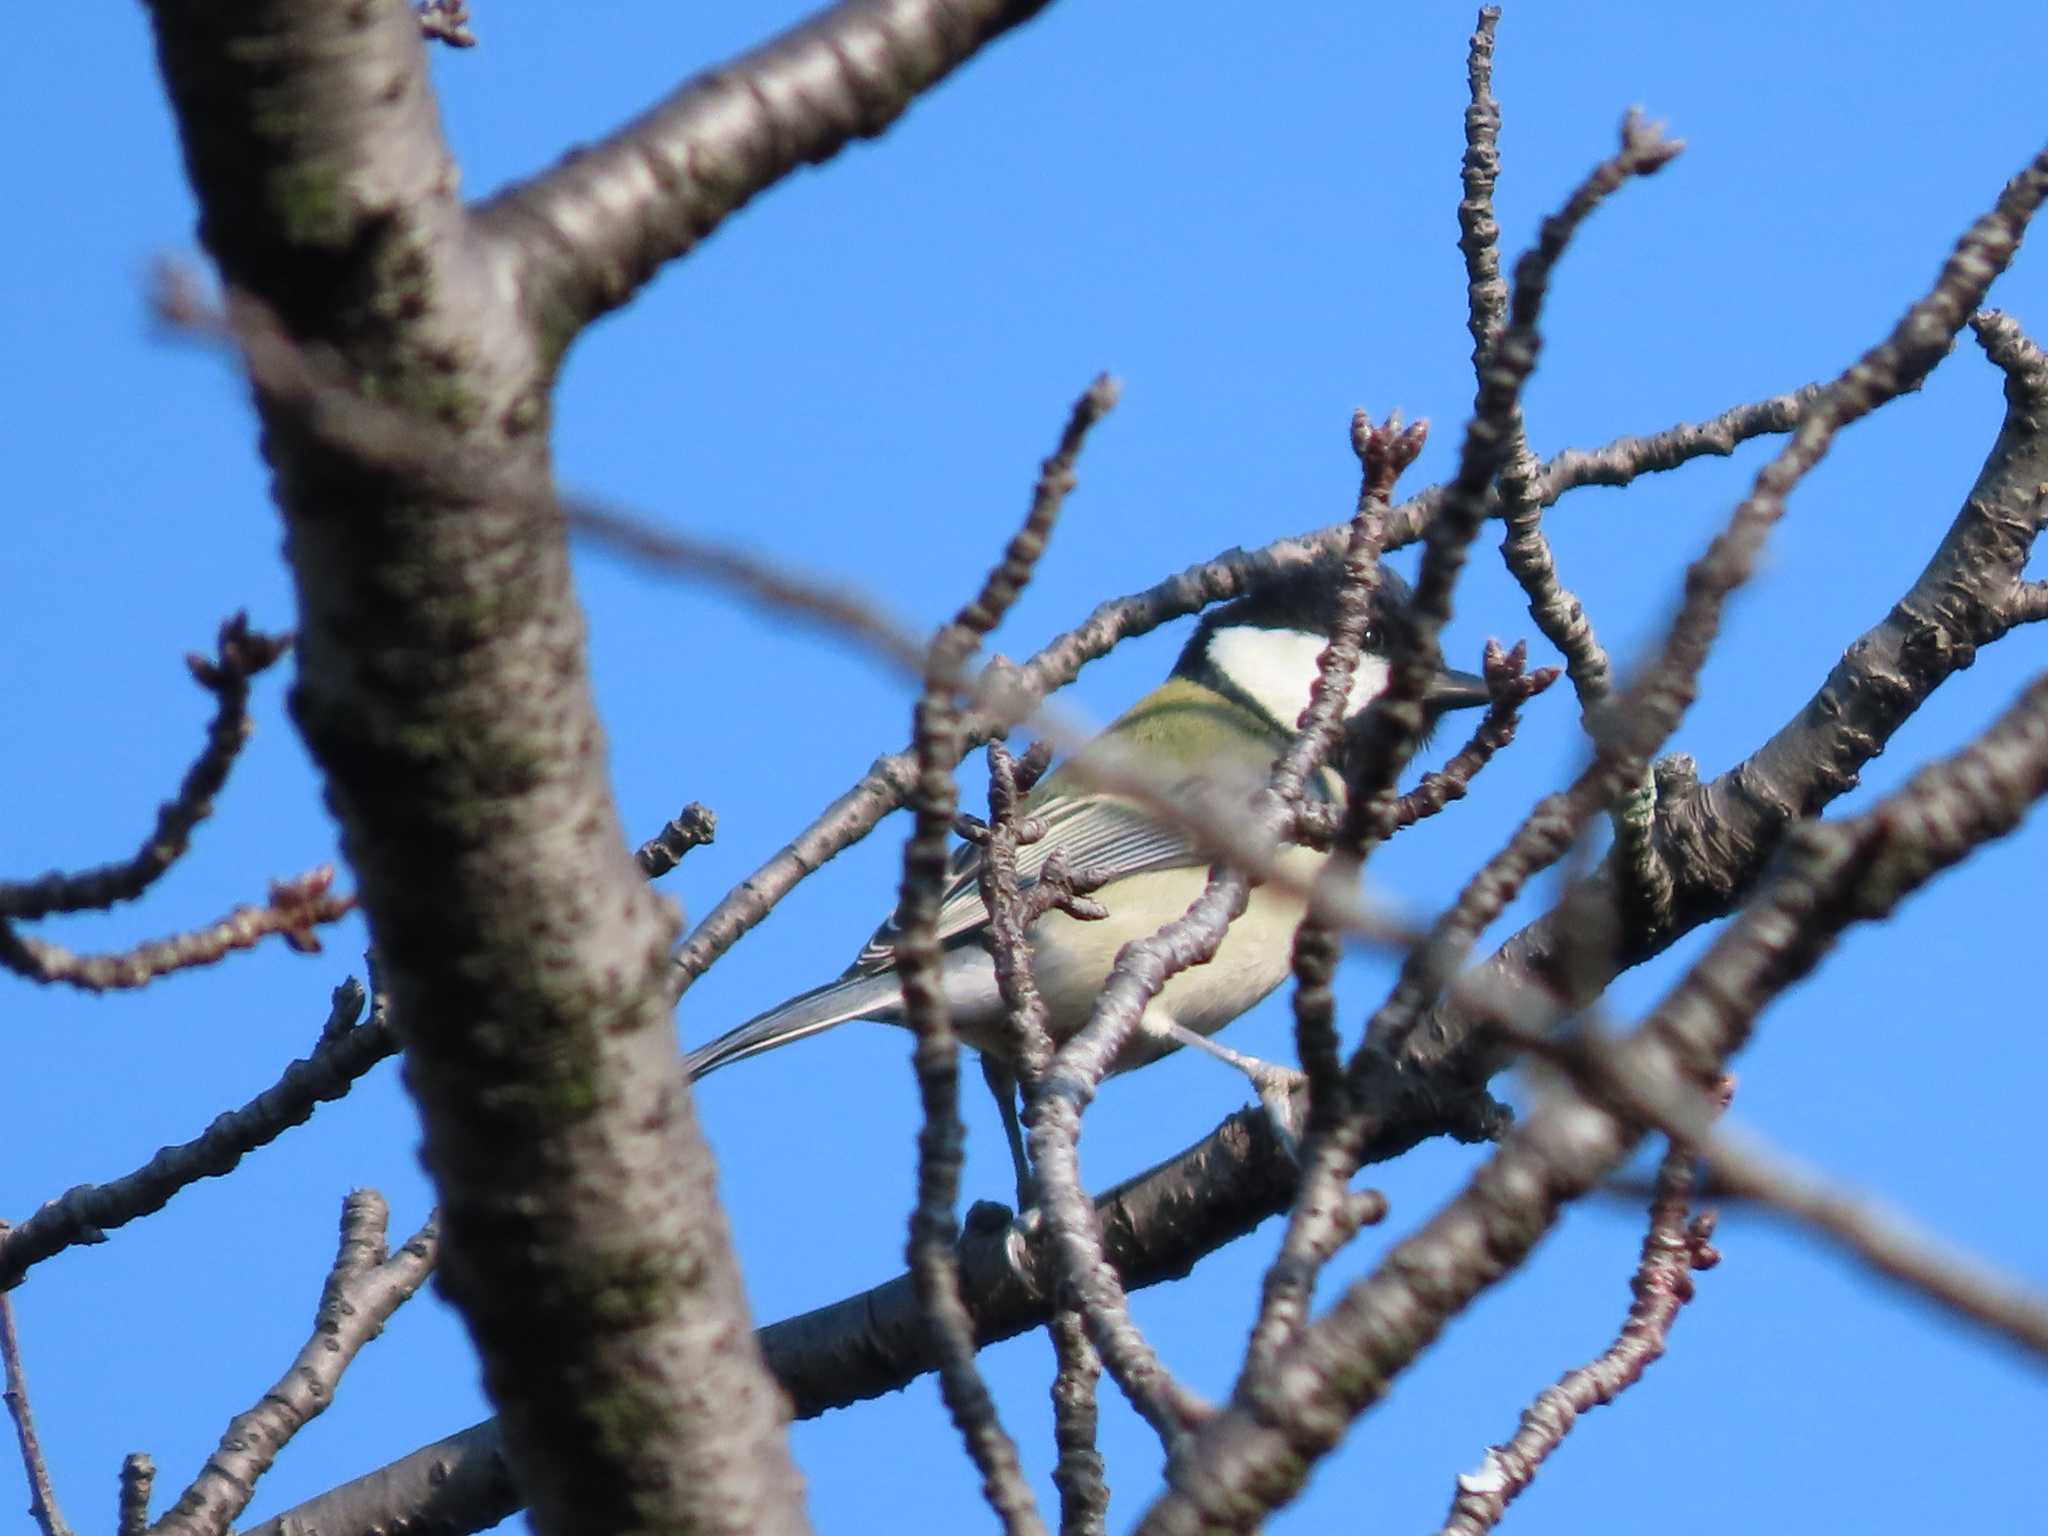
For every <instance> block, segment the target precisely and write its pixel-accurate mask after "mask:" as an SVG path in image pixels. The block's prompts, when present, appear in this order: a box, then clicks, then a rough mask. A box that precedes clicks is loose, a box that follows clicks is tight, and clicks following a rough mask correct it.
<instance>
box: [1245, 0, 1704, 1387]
mask: <svg viewBox="0 0 2048 1536" xmlns="http://www.w3.org/2000/svg"><path fill="white" fill-rule="evenodd" d="M1485 31H1486V29H1485V28H1484V27H1483V26H1482V32H1481V36H1482V37H1483V36H1484V35H1485ZM1477 46H1478V44H1477V42H1476V41H1475V48H1476V47H1477ZM1478 78H1479V77H1478V76H1477V75H1475V80H1476V79H1478ZM1680 147H1681V146H1679V145H1678V144H1675V143H1672V142H1670V141H1668V140H1666V139H1664V138H1663V137H1662V136H1661V134H1660V133H1659V131H1658V130H1657V129H1656V128H1654V127H1652V126H1650V125H1648V124H1646V123H1644V122H1643V121H1642V119H1640V118H1639V117H1638V116H1637V115H1636V114H1634V113H1631V114H1630V115H1629V116H1628V118H1627V119H1626V120H1625V121H1624V122H1623V124H1622V131H1621V147H1620V149H1619V150H1618V151H1617V152H1616V153H1615V154H1613V155H1611V156H1609V157H1608V158H1607V159H1606V160H1603V161H1602V162H1601V163H1600V164H1599V165H1598V166H1596V167H1594V169H1593V171H1592V172H1591V173H1590V174H1589V175H1588V176H1587V177H1586V178H1585V180H1583V181H1582V182H1581V183H1580V184H1579V185H1578V187H1577V188H1576V189H1574V191H1573V192H1572V195H1571V196H1570V198H1568V199H1567V200H1566V202H1565V205H1564V207H1563V208H1561V209H1560V210H1559V211H1558V212H1557V213H1555V214H1553V215H1551V216H1550V217H1549V218H1548V219H1546V220H1544V222H1543V228H1542V231H1541V233H1540V235H1539V236H1538V239H1537V243H1536V244H1535V245H1534V246H1533V247H1531V248H1530V250H1529V251H1527V252H1526V253H1525V254H1524V255H1523V256H1522V258H1521V259H1520V261H1518V262H1517V263H1516V266H1515V286H1514V293H1513V296H1512V301H1511V303H1510V305H1509V309H1508V323H1507V325H1506V327H1505V329H1503V330H1502V331H1501V333H1500V337H1499V340H1498V341H1497V342H1496V343H1495V344H1494V345H1493V346H1492V347H1491V348H1489V349H1487V350H1486V355H1485V357H1484V358H1483V360H1482V365H1481V366H1480V368H1479V387H1478V392H1477V396H1476V398H1475V400H1474V402H1473V408H1472V419H1471V421H1470V423H1469V424H1468V425H1467V427H1466V429H1465V438H1464V442H1463V445H1462V447H1461V449H1460V453H1459V459H1458V472H1457V475H1456V476H1455V477H1454V478H1453V479H1452V481H1451V483H1450V488H1449V491H1448V494H1447V495H1446V496H1445V498H1444V501H1443V504H1442V505H1441V506H1440V507H1439V508H1438V511H1437V515H1436V518H1435V520H1434V521H1433V522H1432V523H1431V524H1430V528H1429V534H1428V542H1427V544H1426V546H1425V548H1424V552H1423V557H1422V569H1421V571H1420V572H1419V573H1418V575H1417V578H1416V583H1415V597H1414V601H1413V602H1412V603H1411V604H1410V608H1409V613H1410V618H1411V624H1410V625H1409V626H1408V628H1407V630H1406V633H1405V634H1403V635H1401V636H1398V637H1397V639H1398V641H1399V643H1397V644H1396V646H1395V647H1394V653H1393V668H1392V675H1391V678H1390V680H1389V683H1388V688H1387V692H1386V694H1385V695H1383V696H1382V698H1381V699H1380V700H1378V701H1376V702H1375V703H1374V704H1373V705H1372V706H1371V707H1370V709H1369V710H1368V711H1367V714H1366V716H1365V720H1364V726H1365V729H1364V730H1363V731H1362V732H1361V733H1360V734H1361V741H1362V746H1361V750H1360V751H1358V752H1356V753H1355V754H1354V755H1353V758H1352V760H1351V761H1350V762H1349V763H1347V765H1346V766H1347V777H1348V778H1349V781H1350V782H1349V785H1348V789H1349V794H1350V804H1349V810H1348V811H1347V816H1354V815H1361V814H1363V813H1364V811H1365V808H1366V807H1367V806H1368V805H1372V804H1374V803H1377V807H1378V811H1379V815H1380V818H1381V819H1380V823H1379V826H1378V827H1377V828H1375V829H1374V836H1375V837H1376V838H1384V837H1385V836H1386V835H1387V831H1388V830H1389V829H1390V828H1391V826H1392V823H1393V820H1394V817H1395V815H1396V813H1397V810H1398V804H1399V802H1398V797H1397V796H1396V795H1395V793H1394V785H1395V782H1396V779H1397V777H1398V775H1399V773H1400V771H1401V769H1402V767H1403V766H1404V765H1405V764H1406V762H1407V760H1408V758H1409V756H1410V755H1411V754H1412V753H1413V752H1414V749H1415V744H1416V742H1417V741H1418V740H1419V739H1420V738H1421V735H1422V732H1423V729H1424V727H1425V724H1426V716H1425V714H1424V711H1423V708H1422V702H1421V701H1422V697H1423V693H1424V690H1425V688H1426V687H1427V684H1428V681H1429V679H1430V678H1431V677H1432V676H1433V675H1434V674H1435V673H1436V672H1437V671H1438V670H1439V669H1440V668H1441V666H1442V664H1443V663H1442V650H1441V647H1440V646H1439V643H1438V636H1439V634H1440V633H1441V632H1442V629H1443V626H1444V625H1445V623H1447V622H1448V621H1449V618H1450V613H1451V589H1452V587H1453V585H1454V584H1455V582H1456V580H1457V577H1458V573H1459V571H1460V570H1461V569H1462V567H1463V565H1464V561H1465V556H1466V552H1467V550H1468V549H1469V547H1470V545H1471V543H1472V540H1473V539H1474V538H1476V537H1477V536H1478V533H1479V529H1480V527H1481V526H1482V524H1483V522H1484V520H1485V516H1486V498H1487V492H1488V488H1489V487H1490V486H1491V485H1492V483H1493V481H1494V478H1495V476H1496V475H1498V474H1499V472H1500V469H1501V466H1502V463H1503V461H1504V459H1505V456H1506V454H1507V452H1508V451H1509V449H1510V448H1511V447H1512V445H1513V442H1514V438H1515V429H1516V425H1517V423H1518V422H1519V421H1520V410H1521V408H1520V400H1521V392H1522V388H1523V386H1524V384H1526V383H1527V381H1528V378H1529V376H1530V374H1531V373H1532V372H1533V371H1534V370H1535V366H1536V357H1537V352H1538V350H1539V348H1540V345H1541V337H1540V334H1539V332H1538V329H1537V325H1538V321H1539V320H1540V319H1541V317H1542V313H1543V301H1544V298H1545V296H1546V295H1547V293H1548V291H1549V286H1550V275H1551V272H1552V270H1553V268H1554V267H1555V266H1556V264H1557V261H1558V259H1559V257H1561V256H1562V255H1563V253H1564V251H1565V248H1566V247H1567V246H1568V245H1569V244H1570V241H1571V238H1572V236H1573V234H1574V233H1576V231H1577V230H1578V227H1579V226H1580V225H1581V224H1582V223H1583V222H1584V221H1585V220H1586V219H1587V218H1588V217H1589V216H1590V215H1591V214H1592V212H1593V211H1594V209H1596V208H1597V207H1599V205H1600V204H1601V202H1602V201H1604V200H1605V199H1606V198H1607V196H1608V195H1609V194H1610V193H1612V192H1614V191H1615V190H1616V189H1617V188H1619V187H1620V186H1622V185H1623V183H1625V182H1627V181H1628V180H1630V179H1631V178H1633V177H1637V176H1647V175H1651V174H1653V173H1655V172H1656V171H1658V170H1660V169H1661V168H1662V167H1664V166H1665V165H1667V164H1669V163H1670V161H1671V159H1672V158H1673V157H1674V156H1675V155H1676V154H1677V153H1678V151H1679V149H1680ZM1475 270H1476V269H1475ZM1477 284H1478V278H1477V277H1475V285H1477ZM1480 303H1481V300H1480V299H1479V298H1477V297H1475V300H1474V304H1475V309H1474V314H1475V324H1476V323H1477V320H1476V317H1477V315H1478V309H1479V305H1480ZM1433 938H1434V936H1433ZM1441 960H1442V956H1441V953H1440V950H1439V946H1438V945H1436V944H1435V943H1434V942H1432V943H1431V944H1429V945H1424V946H1417V947H1416V948H1414V949H1411V950H1410V952H1409V954H1408V957H1407V960H1406V961H1405V963H1404V964H1403V966H1402V972H1401V974H1402V977H1403V978H1404V979H1405V978H1406V977H1407V976H1408V975H1409V974H1410V972H1412V971H1415V970H1419V969H1425V968H1427V967H1428V966H1429V965H1430V963H1431V962H1432V961H1436V962H1438V963H1441ZM1369 1060H1371V1058H1370V1057H1369V1056H1368V1055H1367V1046H1366V1045H1365V1044H1361V1046H1360V1047H1359V1049H1358V1051H1357V1052H1355V1053H1354V1054H1353V1056H1352V1059H1351V1065H1350V1068H1349V1069H1348V1072H1347V1078H1348V1079H1349V1081H1348V1082H1347V1086H1346V1090H1345V1094H1344V1101H1343V1104H1342V1106H1341V1110H1340V1112H1339V1113H1338V1114H1337V1115H1336V1116H1335V1117H1334V1118H1331V1119H1324V1120H1319V1122H1317V1123H1312V1124H1311V1127H1310V1132H1309V1135H1308V1137H1307V1139H1306V1141H1305V1143H1304V1146H1303V1149H1302V1179H1301V1197H1300V1199H1299V1200H1298V1201H1297V1202H1296V1204H1295V1207H1294V1210H1293V1212H1292V1213H1291V1214H1290V1216H1289V1218H1288V1225H1287V1232H1286V1235H1285V1236H1284V1237H1283V1238H1282V1240H1281V1247H1280V1252H1279V1254H1278V1255H1277V1256H1276V1257H1275V1259H1274V1261H1273V1263H1272V1265H1271V1266H1270V1267H1269V1268H1268V1270H1267V1274H1266V1279H1265V1283H1264V1288H1263V1293H1262V1296H1261V1300H1260V1305H1259V1315H1258V1320H1257V1321H1256V1322H1255V1323H1254V1325H1253V1328H1252V1336H1251V1342H1250V1344H1249V1346H1248V1347H1247V1349H1246V1352H1245V1364H1244V1368H1243V1371H1242V1373H1241V1374H1240V1377H1239V1391H1240V1392H1243V1391H1245V1390H1246V1389H1247V1384H1248V1383H1249V1382H1251V1381H1253V1380H1254V1379H1256V1378H1260V1377H1263V1376H1264V1375H1266V1374H1267V1373H1268V1372H1269V1371H1270V1370H1271V1369H1272V1368H1273V1366H1274V1362H1275V1361H1276V1359H1277V1358H1278V1355H1279V1352H1280V1350H1281V1349H1282V1347H1283V1346H1285V1345H1286V1344H1287V1342H1288V1341H1289V1340H1291V1339H1292V1338H1293V1337H1294V1336H1295V1335H1296V1333H1297V1332H1298V1331H1299V1330H1300V1328H1301V1326H1302V1324H1303V1321H1304V1319H1305V1318H1306V1317H1307V1315H1308V1302H1309V1297H1310V1296H1311V1294H1312V1293H1313V1290H1314V1283H1315V1277H1316V1274H1317V1273H1318V1272H1319V1270H1320V1268H1321V1265H1322V1263H1323V1262H1326V1261H1327V1258H1328V1256H1329V1255H1331V1254H1333V1253H1334V1252H1336V1249H1337V1246H1338V1244H1339V1243H1340V1242H1341V1241H1342V1237H1341V1235H1340V1227H1339V1223H1340V1222H1341V1218H1342V1215H1343V1212H1344V1209H1345V1194H1346V1190H1347V1186H1348V1184H1349V1182H1350V1178H1351V1175H1352V1174H1353V1172H1355V1171H1356V1169H1357V1167H1358V1165H1359V1162H1360V1159H1361V1157H1362V1151H1363V1144H1364V1134H1365V1126H1364V1123H1363V1118H1362V1116H1361V1115H1360V1114H1359V1112H1358V1104H1359V1103H1360V1102H1362V1101H1363V1096H1364V1088H1365V1072H1366V1067H1365V1063H1366V1062H1368V1061H1369Z"/></svg>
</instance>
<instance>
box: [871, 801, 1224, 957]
mask: <svg viewBox="0 0 2048 1536" xmlns="http://www.w3.org/2000/svg"><path fill="white" fill-rule="evenodd" d="M1031 814H1032V815H1034V816H1038V817H1042V818H1043V819H1044V821H1045V836H1043V837H1042V838H1040V839H1039V840H1038V841H1037V842H1035V843H1027V844H1025V845H1024V846H1023V847H1022V848H1019V849H1018V850H1017V874H1018V877H1019V878H1018V884H1019V886H1020V887H1021V888H1023V889H1027V890H1028V889H1029V888H1030V887H1031V886H1032V885H1034V884H1036V883H1037V879H1038V872H1039V871H1040V870H1041V869H1043V868H1044V867H1045V861H1046V860H1047V859H1049V858H1050V857H1052V855H1053V854H1054V853H1055V852H1059V853H1062V854H1064V855H1065V856H1066V863H1067V869H1068V870H1069V871H1070V872H1071V873H1073V874H1076V875H1078V874H1083V873H1091V874H1093V875H1095V876H1096V877H1097V878H1098V880H1099V882H1100V883H1102V884H1107V883H1108V882H1109V881H1111V880H1120V879H1124V878H1126V877H1128V876H1131V875H1139V874H1144V873H1147V872H1148V871H1152V870H1162V869H1189V868H1195V867H1200V866H1205V865H1207V864H1208V863H1209V862H1210V860H1209V857H1208V855H1206V854H1204V853H1202V852H1201V851H1200V850H1199V849H1198V848H1197V847H1196V845H1195V843H1194V841H1193V840H1192V839H1191V838H1189V837H1188V836H1187V835H1186V834H1185V833H1183V832H1181V831H1179V830H1177V829H1175V828H1173V827H1168V826H1165V825H1163V824H1162V823H1160V822H1157V821H1154V820H1153V819H1152V818H1151V816H1149V815H1147V814H1146V813H1145V812H1144V811H1143V810H1141V809H1140V808H1139V807H1138V806H1136V805H1134V804H1132V803H1131V802H1130V801H1128V800H1121V799H1118V798H1117V797H1115V796H1113V795H1101V794H1075V795H1058V794H1055V795H1053V796H1052V797H1051V798H1049V799H1047V800H1046V801H1045V802H1044V803H1043V804H1041V805H1038V806H1035V807H1033V808H1032V811H1031ZM987 923H988V907H987V904H986V903H984V902H983V900H982V897H981V849H980V848H978V847H976V846H975V845H974V844H973V843H962V844H961V845H960V846H959V847H958V848H955V849H954V850H953V856H952V859H951V860H950V861H949V863H948V866H947V871H946V893H945V895H944V896H943V897H942V898H941V899H940V903H939V923H938V939H939V942H940V943H941V944H961V943H967V942H970V941H972V940H974V939H976V938H978V937H979V935H980V932H981V930H982V928H983V927H985V926H986V925H987ZM901 936H902V930H901V929H899V928H898V927H897V926H896V920H895V919H894V918H893V917H892V918H890V919H889V921H887V922H885V923H883V924H882V926H881V927H879V928H877V929H876V930H875V932H874V937H872V938H870V939H869V940H868V942H867V944H866V946H865V947H864V948H863V949H862V950H861V952H860V954H859V956H858V957H857V958H856V959H855V960H854V962H853V964H852V965H851V966H850V967H848V969H847V974H848V975H849V976H853V975H872V974H875V973H877V972H879V971H883V970H886V969H888V968H889V967H890V966H892V965H894V964H895V963H896V941H897V939H898V938H900V937H901Z"/></svg>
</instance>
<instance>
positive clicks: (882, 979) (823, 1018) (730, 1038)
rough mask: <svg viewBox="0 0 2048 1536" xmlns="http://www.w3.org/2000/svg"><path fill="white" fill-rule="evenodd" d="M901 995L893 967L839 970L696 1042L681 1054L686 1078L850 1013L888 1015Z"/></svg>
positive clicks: (865, 1016) (818, 1029) (816, 1029)
mask: <svg viewBox="0 0 2048 1536" xmlns="http://www.w3.org/2000/svg"><path fill="white" fill-rule="evenodd" d="M902 998H903V988H902V985H901V984H900V983H899V982H898V981H897V979H896V976H895V974H894V972H890V971H884V972H881V973H880V974H877V975H872V976H842V977H840V978H839V980H837V981H828V982H826V983H825V985H823V986H822V987H813V988H812V989H811V990H810V991H808V992H805V993H802V994H800V995H799V996H796V997H793V998H791V999H790V1000H789V1001H788V1002H786V1003H783V1004H781V1005H779V1006H778V1007H775V1008H771V1009H769V1010H768V1011H767V1012H766V1013H764V1014H761V1015H760V1016H759V1017H757V1018H752V1019H749V1020H747V1022H746V1023H744V1024H742V1025H740V1026H739V1027H738V1028H736V1029H731V1030H727V1031H726V1032H725V1033H724V1034H722V1035H720V1036H719V1037H718V1038H717V1039H716V1040H713V1041H710V1042H708V1043H707V1044H704V1045H700V1046H698V1047H697V1049H695V1050H694V1051H690V1052H688V1053H687V1054H686V1055H685V1056H684V1057H683V1065H684V1066H685V1067H686V1068H688V1069H689V1073H690V1080H691V1081H692V1082H695V1081H696V1080H697V1079H698V1078H700V1077H702V1076H703V1075H704V1074H705V1073H707V1072H715V1071H716V1070H717V1069H718V1068H720V1067H723V1066H726V1065H727V1064H729V1063H731V1062H735V1061H739V1060H741V1059H743V1058H745V1057H748V1056H758V1055H760V1053H761V1052H763V1051H772V1050H774V1049H775V1047H777V1046H778V1045H787V1044H789V1042H790V1041H792V1040H801V1039H803V1038H804V1037H805V1036H806V1035H815V1034H818V1033H819V1032H821V1031H823V1030H827V1029H830V1028H832V1027H833V1026H834V1025H835V1024H845V1023H847V1022H849V1021H850V1020H853V1019H873V1018H887V1017H888V1016H889V1015H890V1014H892V1013H893V1012H894V1011H895V1009H896V1006H897V1004H898V1003H900V1002H901V1001H902Z"/></svg>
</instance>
